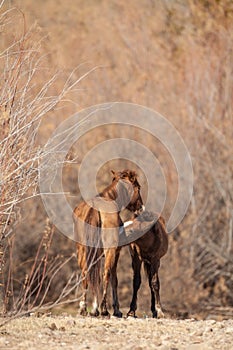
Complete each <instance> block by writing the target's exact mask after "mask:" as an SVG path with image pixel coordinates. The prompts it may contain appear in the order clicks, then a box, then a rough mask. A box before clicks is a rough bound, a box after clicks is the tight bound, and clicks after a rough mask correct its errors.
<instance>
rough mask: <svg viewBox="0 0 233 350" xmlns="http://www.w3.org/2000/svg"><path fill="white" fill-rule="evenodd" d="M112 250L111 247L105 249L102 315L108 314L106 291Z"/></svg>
mask: <svg viewBox="0 0 233 350" xmlns="http://www.w3.org/2000/svg"><path fill="white" fill-rule="evenodd" d="M112 250H113V249H106V250H105V262H104V273H103V297H102V301H101V304H100V313H101V315H102V316H110V314H109V312H108V309H107V293H108V285H109V280H110V271H111V253H112Z"/></svg>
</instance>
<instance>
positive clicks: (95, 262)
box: [84, 208, 103, 292]
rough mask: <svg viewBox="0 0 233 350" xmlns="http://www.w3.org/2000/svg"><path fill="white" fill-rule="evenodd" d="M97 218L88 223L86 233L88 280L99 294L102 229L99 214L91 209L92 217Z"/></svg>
mask: <svg viewBox="0 0 233 350" xmlns="http://www.w3.org/2000/svg"><path fill="white" fill-rule="evenodd" d="M94 216H96V220H95V222H94V223H93V222H90V223H86V224H85V225H84V233H85V237H86V248H85V249H86V263H87V278H88V281H89V283H90V286H91V288H93V289H94V291H95V292H96V291H98V292H99V287H100V269H101V258H102V256H103V249H102V248H101V232H100V230H101V228H100V220H99V219H100V218H99V212H98V211H97V210H95V209H93V208H91V209H90V217H91V218H92V219H93V217H94Z"/></svg>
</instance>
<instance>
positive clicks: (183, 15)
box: [1, 0, 233, 317]
mask: <svg viewBox="0 0 233 350" xmlns="http://www.w3.org/2000/svg"><path fill="white" fill-rule="evenodd" d="M4 7H5V9H7V8H9V7H16V8H17V9H21V11H22V12H23V13H24V16H25V24H26V27H27V28H30V26H31V25H35V28H34V34H33V35H34V36H35V37H36V38H39V40H41V42H40V53H41V55H44V58H43V60H44V61H43V62H44V63H43V69H41V74H40V77H39V78H38V79H39V80H40V79H41V81H43V80H46V79H48V78H47V77H49V76H50V75H51V74H53V73H55V72H56V71H59V72H60V73H59V74H60V75H59V79H58V80H57V81H56V84H55V85H53V91H52V92H53V93H54V94H57V93H59V91H60V89H61V88H62V86H63V84H64V81H65V79H67V76H68V75H69V73H70V72H71V71H72V70H75V72H74V74H73V76H72V79H78V78H79V77H81V76H82V75H83V74H85V73H87V72H88V71H90V70H91V69H93V68H94V67H96V69H95V70H94V71H92V72H90V73H89V74H88V75H87V76H86V77H85V78H84V79H82V80H81V81H80V83H79V84H78V86H77V89H76V90H75V91H72V92H71V93H70V94H69V95H68V97H67V98H66V100H65V101H64V102H63V104H62V108H60V109H56V110H54V111H52V112H50V113H49V115H48V116H46V118H44V119H43V123H42V126H41V128H40V134H39V138H38V142H39V143H40V144H43V142H45V141H46V140H47V138H48V137H49V136H50V135H51V132H52V131H53V130H54V129H55V128H56V126H57V125H59V123H60V122H61V121H62V120H64V119H65V118H68V117H69V116H70V115H72V114H73V113H75V112H77V111H79V110H81V109H83V108H86V107H88V106H91V105H94V104H98V103H102V102H108V101H125V102H132V103H136V104H141V105H145V106H147V107H150V108H152V109H154V110H155V111H158V112H159V113H161V114H162V115H163V116H165V117H166V118H167V119H168V120H169V121H171V122H172V123H173V125H174V126H175V127H176V128H177V130H178V131H179V133H180V134H181V136H182V138H183V139H184V141H185V143H186V145H187V147H188V149H189V152H190V154H191V156H192V162H193V169H194V193H193V197H192V202H191V204H190V207H189V210H188V213H187V215H186V217H185V218H184V220H183V222H182V223H181V225H180V226H179V227H178V228H177V229H176V230H175V231H174V232H173V233H171V234H170V247H169V251H168V254H167V255H166V257H164V258H163V259H162V264H161V271H160V276H161V298H162V302H163V305H164V308H165V310H168V312H170V313H171V314H175V315H191V314H196V315H199V316H200V315H201V317H207V316H208V315H210V314H214V315H217V316H218V317H227V315H229V312H231V315H232V311H229V310H230V306H233V294H232V290H233V275H232V272H233V258H232V251H233V243H232V236H233V196H232V194H233V162H232V140H233V125H232V124H233V123H232V122H233V113H232V112H233V109H232V107H233V4H232V1H230V0H229V1H228V0H218V1H217V0H214V1H211V0H190V1H182V0H174V1H166V0H164V1H163V0H161V1H160V0H158V1H153V0H145V1H141V0H140V1H137V0H135V1H128V2H125V1H121V0H120V1H101V0H87V1H80V0H72V1H71V0H66V1H61V0H56V1H55V0H46V1H43V0H37V1H33V0H22V1H20V0H19V1H10V0H9V1H5V4H4ZM14 26H15V27H14ZM20 31H23V21H22V16H21V15H20V14H19V13H17V11H16V12H15V21H14V25H13V26H12V31H11V32H10V31H8V32H7V33H5V36H4V41H3V42H2V44H1V45H3V47H4V45H7V43H8V41H9V42H10V41H11V40H12V39H14V38H15V37H17V35H18V34H19V33H20ZM37 40H38V39H37ZM77 67H78V68H77ZM39 80H38V84H40V81H39ZM136 136H137V135H136ZM109 137H115V131H114V130H110V131H109V130H105V131H103V130H100V131H98V130H96V134H95V137H94V138H93V135H92V134H90V135H86V136H85V138H83V141H82V143H81V145H79V147H76V148H75V150H74V152H75V155H77V156H78V159H79V162H80V161H81V160H82V157H83V156H84V155H85V154H86V152H87V151H88V150H89V149H91V147H93V145H95V144H96V142H97V140H106V139H108V138H109ZM138 140H139V142H140V133H139V134H138ZM148 147H150V149H152V150H153V152H154V153H155V154H156V156H157V158H158V159H159V161H160V163H161V165H162V168H163V170H164V173H165V176H166V181H167V185H168V196H169V197H168V198H169V200H170V203H172V202H174V200H175V196H176V185H177V184H176V181H177V176H176V171H175V167H174V164H173V163H172V161H171V159H170V157H169V155H168V154H166V152H165V150H164V149H163V148H162V147H161V145H160V144H159V143H156V141H155V140H153V139H152V140H149V139H148ZM116 165H119V166H120V167H121V166H122V165H123V166H122V167H125V165H126V164H125V163H124V164H123V163H120V162H119V163H117V164H116ZM77 169H78V165H71V166H70V167H68V168H67V169H66V170H65V172H64V184H65V188H66V189H68V190H69V191H70V192H71V194H73V195H74V196H76V198H75V200H80V194H79V190H78V188H77V182H76V175H77ZM105 169H106V175H105V177H104V176H101V182H100V183H99V184H98V186H100V187H101V186H104V185H106V184H107V183H109V181H111V177H110V174H109V172H108V170H109V169H111V164H109V165H107V166H106V168H105ZM164 216H165V218H166V219H167V218H168V216H169V203H167V211H166V208H165V212H164ZM20 221H21V222H20V223H19V224H18V225H17V227H16V228H15V232H14V233H15V235H14V249H13V258H12V264H13V265H12V270H13V271H14V273H13V274H14V280H15V281H14V293H15V295H17V290H18V289H19V288H20V286H22V283H23V282H22V281H24V280H25V276H26V274H27V273H28V271H30V268H31V264H32V263H31V261H33V258H34V256H35V254H36V251H37V247H38V242H39V240H40V239H41V235H42V234H43V231H44V227H45V222H46V214H45V212H44V210H43V205H42V204H41V202H40V201H39V200H38V199H37V200H31V201H29V202H26V203H25V204H24V205H23V207H22V208H21V220H20ZM49 249H50V252H49V254H50V256H51V259H56V257H57V256H59V254H60V255H61V256H63V257H68V256H70V255H71V254H72V253H73V252H75V247H74V244H73V242H71V241H69V240H68V239H66V238H65V237H63V235H62V234H60V233H58V232H56V231H55V233H54V238H53V241H52V244H51V246H50V248H49ZM76 269H77V267H76V262H75V258H73V259H72V260H71V261H70V262H69V263H68V264H66V265H65V267H64V268H63V269H61V271H59V273H58V274H57V275H56V277H55V278H54V279H53V281H52V283H51V286H50V288H49V290H50V292H49V294H48V296H47V299H48V300H49V298H51V300H55V299H56V298H57V297H58V296H59V293H60V290H62V288H63V287H64V285H65V283H66V280H67V279H69V276H70V274H71V272H72V271H75V270H76ZM118 270H119V294H120V303H121V305H122V308H123V309H126V308H128V306H129V300H130V297H131V291H132V288H131V284H132V272H131V266H130V257H129V253H128V251H127V248H124V249H123V250H122V254H121V258H120V263H119V269H118ZM79 292H80V291H78V293H79ZM77 306H78V303H77V304H74V305H71V307H70V308H69V311H70V312H71V311H72V309H73V310H75V311H76V310H77ZM149 310H150V297H149V289H148V287H147V286H146V285H145V284H144V285H143V286H142V287H141V290H140V293H139V311H140V312H141V314H143V313H146V314H149Z"/></svg>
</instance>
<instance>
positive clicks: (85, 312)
mask: <svg viewBox="0 0 233 350" xmlns="http://www.w3.org/2000/svg"><path fill="white" fill-rule="evenodd" d="M87 314H88V312H87V310H86V309H82V310H80V315H81V316H87Z"/></svg>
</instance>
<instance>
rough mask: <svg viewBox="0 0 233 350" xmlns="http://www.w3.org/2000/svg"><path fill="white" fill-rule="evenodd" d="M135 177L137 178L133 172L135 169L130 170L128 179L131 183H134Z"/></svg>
mask: <svg viewBox="0 0 233 350" xmlns="http://www.w3.org/2000/svg"><path fill="white" fill-rule="evenodd" d="M136 179H137V174H136V173H135V171H131V173H130V181H131V182H132V183H134V182H135V180H136Z"/></svg>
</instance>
